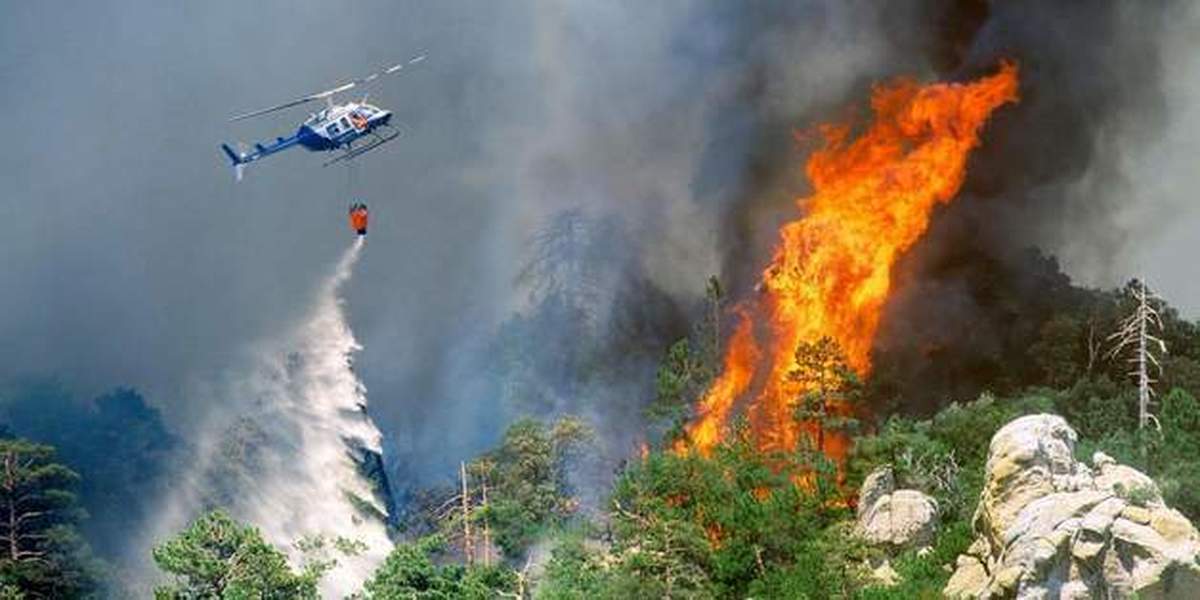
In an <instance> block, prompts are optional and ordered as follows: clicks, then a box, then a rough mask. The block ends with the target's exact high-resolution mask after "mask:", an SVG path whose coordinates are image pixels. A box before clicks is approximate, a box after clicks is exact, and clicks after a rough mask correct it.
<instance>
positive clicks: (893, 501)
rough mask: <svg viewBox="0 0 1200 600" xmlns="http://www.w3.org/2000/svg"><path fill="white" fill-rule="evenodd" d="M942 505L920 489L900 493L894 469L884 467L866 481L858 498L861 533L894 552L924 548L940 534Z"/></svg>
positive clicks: (859, 528) (870, 540) (859, 529)
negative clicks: (939, 516)
mask: <svg viewBox="0 0 1200 600" xmlns="http://www.w3.org/2000/svg"><path fill="white" fill-rule="evenodd" d="M937 516H938V505H937V501H936V500H934V499H933V498H931V497H929V496H927V495H925V494H923V493H921V492H919V491H917V490H897V489H896V478H895V475H894V474H893V473H892V468H891V467H888V466H884V467H880V468H878V469H876V470H874V471H872V472H871V474H870V475H867V478H866V479H864V480H863V484H862V487H861V488H860V490H859V496H858V527H857V529H858V533H859V535H861V536H862V537H863V538H864V539H866V540H867V541H869V542H871V543H873V544H877V545H884V546H887V547H888V548H889V549H892V550H900V549H906V548H922V547H925V546H928V545H929V544H931V543H932V542H933V536H934V534H935V533H937V525H938V520H937Z"/></svg>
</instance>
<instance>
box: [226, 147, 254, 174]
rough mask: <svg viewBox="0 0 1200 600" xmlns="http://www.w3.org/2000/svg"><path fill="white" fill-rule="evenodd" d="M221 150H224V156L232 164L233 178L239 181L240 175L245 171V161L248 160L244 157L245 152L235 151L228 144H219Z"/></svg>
mask: <svg viewBox="0 0 1200 600" xmlns="http://www.w3.org/2000/svg"><path fill="white" fill-rule="evenodd" d="M221 150H224V151H225V156H228V157H229V162H231V163H232V164H233V176H234V178H235V179H237V180H238V181H241V180H242V175H243V174H244V173H245V171H246V163H249V162H250V161H249V160H247V159H246V153H245V152H244V151H243V152H235V151H234V150H233V148H230V147H229V144H221Z"/></svg>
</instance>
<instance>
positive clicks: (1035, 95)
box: [877, 1, 1197, 410]
mask: <svg viewBox="0 0 1200 600" xmlns="http://www.w3.org/2000/svg"><path fill="white" fill-rule="evenodd" d="M1173 14H1174V9H1171V10H1164V9H1163V7H1162V6H1155V7H1153V8H1152V7H1150V6H1149V5H1138V6H1134V5H1131V4H1127V3H1111V4H1105V5H1100V4H1098V3H1087V4H1086V5H1085V4H1078V3H1043V2H1017V1H1008V2H996V3H992V4H991V6H990V7H989V9H988V13H987V15H986V18H985V19H984V20H983V21H982V24H981V26H980V27H979V28H978V30H977V31H976V33H975V34H974V37H973V39H972V41H971V43H970V45H969V51H967V52H965V53H964V54H963V59H962V62H961V63H960V64H958V65H956V66H953V67H952V68H950V69H949V71H948V75H949V76H950V77H965V76H974V75H976V74H978V73H980V72H983V71H986V70H988V69H991V68H993V66H994V65H995V64H996V63H997V61H999V60H1003V59H1012V60H1016V61H1017V62H1018V63H1019V64H1020V66H1021V79H1022V84H1021V96H1022V97H1021V102H1020V103H1019V104H1017V105H1015V106H1012V107H1009V108H1005V109H1003V110H1002V111H1000V112H999V113H998V114H997V115H996V116H995V118H994V119H993V120H992V122H991V123H990V124H989V126H988V130H987V133H986V136H985V137H986V139H985V142H984V145H983V146H982V147H981V148H980V149H979V150H978V151H976V152H975V154H974V155H973V157H972V159H971V161H970V165H969V169H968V177H967V181H966V183H965V184H964V186H963V191H962V193H961V194H960V197H959V199H958V200H956V201H955V202H954V203H953V204H952V205H951V206H949V207H947V208H946V209H945V210H944V211H942V213H941V214H940V215H938V217H937V218H936V219H935V220H934V222H933V225H932V227H931V230H930V231H929V233H928V234H927V235H926V236H925V238H924V239H923V240H922V242H921V243H920V244H919V245H918V246H917V247H916V248H914V249H913V251H912V252H911V253H910V254H909V256H907V257H905V258H904V259H903V260H902V261H901V262H900V264H899V265H898V266H897V277H896V281H897V282H898V283H897V286H896V290H895V293H894V296H893V299H892V301H891V302H890V305H889V309H888V313H887V317H886V318H885V321H884V323H883V326H882V328H881V332H880V337H879V344H878V352H879V355H880V356H879V361H877V362H879V363H880V366H881V368H882V369H884V370H888V371H891V372H890V373H888V374H887V376H888V377H893V378H898V379H899V380H901V381H903V382H904V383H903V384H902V385H901V387H902V388H903V390H902V396H904V398H903V402H904V403H905V407H906V408H907V409H909V410H928V409H930V408H932V407H934V406H937V405H940V404H943V403H945V402H947V401H950V400H955V399H962V398H964V397H970V396H972V395H974V394H977V393H978V392H979V390H980V387H981V386H982V385H984V383H985V382H986V384H987V385H989V386H992V387H993V388H996V387H999V388H1001V389H1003V388H1005V387H1006V386H1017V385H1020V383H1021V382H1022V381H1029V380H1031V379H1032V377H1031V374H1030V373H1026V372H1022V369H1028V368H1029V366H1030V365H1029V360H1028V352H1029V347H1028V346H1029V344H1030V343H1031V342H1032V341H1035V340H1036V339H1037V336H1038V332H1039V329H1040V327H1041V325H1042V324H1043V323H1044V322H1045V321H1046V319H1048V318H1049V317H1050V316H1051V315H1052V314H1053V313H1054V311H1055V310H1063V309H1064V308H1066V307H1071V306H1078V303H1079V302H1080V301H1081V298H1080V295H1079V293H1078V290H1076V289H1075V288H1073V287H1072V284H1071V281H1070V279H1069V278H1068V277H1067V275H1066V274H1064V270H1060V265H1059V263H1058V262H1057V261H1056V260H1054V259H1051V258H1048V257H1047V256H1046V255H1047V254H1052V255H1057V256H1061V257H1062V259H1063V260H1064V261H1065V264H1064V267H1065V273H1067V274H1072V275H1075V276H1081V277H1082V282H1083V283H1091V284H1101V285H1106V286H1113V285H1119V284H1120V283H1123V281H1124V280H1125V279H1128V278H1131V277H1134V276H1138V275H1139V274H1140V273H1142V271H1141V268H1138V267H1135V266H1134V265H1133V264H1132V263H1133V262H1134V261H1130V260H1129V259H1128V257H1129V256H1130V254H1131V252H1137V251H1139V250H1140V248H1139V247H1140V246H1143V245H1144V244H1146V242H1148V241H1149V239H1147V238H1148V237H1149V236H1152V235H1156V233H1157V232H1155V231H1154V229H1155V228H1157V227H1161V226H1162V225H1163V221H1161V219H1154V220H1153V221H1152V222H1154V223H1155V226H1154V227H1144V228H1143V230H1142V231H1140V232H1139V231H1136V230H1135V229H1134V228H1131V227H1129V226H1128V225H1129V224H1128V221H1127V219H1125V218H1123V215H1128V214H1131V213H1141V214H1143V215H1152V214H1154V213H1155V212H1159V213H1160V215H1159V216H1160V217H1161V216H1163V215H1161V212H1162V205H1163V202H1162V199H1155V198H1152V197H1148V196H1147V195H1146V194H1145V190H1144V189H1143V188H1144V186H1145V184H1146V183H1147V179H1146V178H1145V177H1144V173H1143V174H1139V173H1137V172H1136V171H1131V170H1130V169H1128V168H1127V161H1128V159H1129V157H1131V156H1138V155H1139V154H1141V153H1145V152H1147V151H1149V150H1151V149H1152V147H1153V146H1154V145H1155V144H1156V143H1158V140H1159V139H1160V136H1162V135H1163V134H1164V133H1165V132H1166V131H1167V129H1168V128H1169V127H1172V126H1176V125H1177V124H1178V115H1177V114H1175V113H1173V112H1172V111H1171V110H1169V109H1168V99H1169V90H1170V85H1169V84H1170V81H1169V79H1168V73H1169V72H1170V70H1171V68H1172V65H1171V64H1170V61H1172V60H1176V59H1177V58H1178V56H1175V55H1173V54H1172V51H1171V50H1169V49H1168V48H1167V47H1166V45H1165V43H1164V40H1165V39H1167V38H1168V37H1170V35H1171V27H1172V26H1171V24H1170V20H1169V19H1170V18H1171V16H1172V15H1173ZM1189 77H1191V75H1189ZM1189 179H1190V176H1189V177H1187V178H1184V179H1183V180H1179V181H1175V182H1173V183H1172V184H1171V185H1173V186H1181V185H1182V186H1186V185H1187V181H1188V180H1189ZM1168 204H1169V203H1168ZM1145 224H1149V223H1144V225H1145ZM1143 236H1145V237H1143ZM1034 248H1037V249H1040V251H1039V250H1034ZM1181 267H1182V265H1181V264H1177V265H1176V266H1175V267H1174V269H1170V270H1168V271H1167V272H1168V273H1171V277H1178V276H1179V274H1180V273H1181V271H1180V268H1181ZM1142 268H1144V267H1142ZM1176 289H1178V288H1176ZM1171 300H1172V301H1174V302H1177V303H1179V304H1181V305H1183V306H1184V307H1185V308H1187V309H1190V310H1195V308H1194V307H1195V304H1194V303H1195V302H1196V301H1197V298H1196V297H1194V296H1189V295H1186V294H1185V295H1182V296H1181V297H1176V298H1171Z"/></svg>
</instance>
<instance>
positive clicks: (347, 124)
mask: <svg viewBox="0 0 1200 600" xmlns="http://www.w3.org/2000/svg"><path fill="white" fill-rule="evenodd" d="M338 122H339V123H341V124H342V129H350V121H347V120H346V117H342V120H341V121H338Z"/></svg>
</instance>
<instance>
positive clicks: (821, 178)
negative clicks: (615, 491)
mask: <svg viewBox="0 0 1200 600" xmlns="http://www.w3.org/2000/svg"><path fill="white" fill-rule="evenodd" d="M1016 100H1017V67H1016V65H1014V64H1011V63H1004V64H1002V65H1001V67H1000V70H999V72H998V73H996V74H995V75H991V76H988V77H984V78H982V79H980V80H978V81H975V82H972V83H967V84H952V83H936V84H931V85H926V86H921V85H918V84H917V83H915V82H913V81H910V80H900V81H897V82H895V83H892V84H890V85H888V86H877V87H876V88H875V90H874V91H873V94H872V100H871V106H872V109H873V111H874V114H875V118H874V120H873V121H872V123H871V124H870V127H869V128H868V129H867V130H866V131H865V132H864V133H863V134H862V135H861V136H859V137H858V138H857V139H851V135H850V134H851V131H850V127H849V126H846V125H826V126H824V127H822V128H821V133H822V134H823V136H824V138H825V145H824V147H823V148H822V149H820V150H818V151H816V152H814V153H813V154H812V156H811V157H810V158H809V159H808V163H807V165H806V173H807V175H808V179H809V181H810V182H811V184H812V188H813V193H812V195H811V196H809V197H807V198H801V199H799V200H797V205H798V207H799V208H800V209H801V210H803V211H804V213H805V214H804V216H803V217H802V218H800V219H798V220H795V221H792V222H789V223H787V224H786V225H784V226H783V228H782V229H781V230H780V233H779V235H780V240H779V243H778V245H777V247H776V249H775V253H774V257H773V258H772V259H771V262H770V264H769V265H768V266H767V268H766V269H765V270H764V271H763V274H762V283H761V285H760V287H759V289H760V290H761V292H762V293H761V294H759V296H758V297H757V298H754V299H751V300H750V301H746V302H743V303H741V304H740V305H739V307H738V313H739V315H740V317H739V323H738V326H737V329H736V330H735V332H734V334H733V337H732V338H731V339H730V343H729V346H728V350H727V352H726V355H725V360H724V368H723V371H722V373H721V375H720V376H719V377H718V378H717V380H716V381H715V382H714V383H713V385H712V386H711V387H710V388H709V389H708V391H707V392H706V393H705V395H704V397H703V398H702V399H701V400H700V404H699V407H698V409H699V410H698V413H699V416H698V418H697V419H696V420H695V421H694V422H693V423H691V424H690V425H689V427H688V429H687V434H688V436H687V437H688V440H689V441H690V442H691V443H692V444H693V445H694V447H695V448H697V449H698V450H700V451H701V452H702V453H704V454H707V453H709V452H710V451H711V449H712V447H713V446H714V445H715V444H717V443H718V442H719V441H720V439H721V437H722V435H723V433H722V431H723V429H724V427H725V425H726V423H727V421H728V419H729V416H730V414H731V413H732V412H733V410H734V406H735V403H736V402H737V401H738V400H739V399H741V398H743V397H744V398H746V399H747V400H748V401H749V406H748V410H747V414H748V416H749V421H750V428H751V432H752V434H753V435H754V436H755V439H756V443H757V445H758V446H759V447H760V448H761V449H763V450H787V449H792V448H795V447H796V446H797V442H798V441H799V439H800V434H801V432H802V429H803V430H808V431H809V432H812V431H813V428H814V427H815V425H807V426H802V425H801V424H799V423H797V422H796V420H795V418H794V416H793V411H794V408H795V402H796V400H797V398H798V397H799V396H800V395H801V394H802V393H803V392H804V391H805V390H802V389H797V384H796V383H795V382H793V381H789V378H788V373H789V372H790V371H792V370H793V369H795V367H796V361H795V351H796V348H797V346H798V344H800V343H801V342H815V341H817V340H820V339H822V338H824V337H829V338H831V339H833V340H834V341H835V342H837V344H838V345H839V346H840V348H841V350H842V351H843V352H844V353H845V358H846V361H847V363H848V365H849V366H850V368H852V369H854V370H855V371H856V372H858V373H859V374H862V375H865V374H866V373H867V372H869V371H870V368H871V357H870V353H871V346H872V344H873V342H874V338H875V331H876V329H877V328H878V325H879V317H880V313H881V311H882V309H883V305H884V302H885V301H886V299H887V295H888V291H889V289H890V287H891V269H892V265H893V263H895V261H896V259H897V258H898V257H899V256H900V255H901V254H902V253H903V252H904V251H905V250H907V249H908V248H909V247H910V246H912V245H913V243H914V242H916V241H917V239H919V238H920V237H921V235H922V234H924V232H925V230H926V229H927V228H928V226H929V219H930V215H931V213H932V211H933V208H934V207H935V206H936V205H938V204H944V203H947V202H949V201H950V200H951V199H952V198H953V197H954V195H955V194H956V193H957V192H958V189H959V187H960V186H961V185H962V182H963V177H964V173H965V170H966V163H967V156H968V154H969V153H970V151H971V150H972V149H973V148H975V147H976V146H978V145H979V132H980V130H981V129H982V128H983V125H984V123H985V122H986V121H987V119H988V117H989V116H990V115H991V113H992V111H994V110H995V109H996V108H997V107H999V106H1001V105H1003V104H1005V103H1009V102H1015V101H1016ZM763 349H765V350H766V356H765V360H764V357H762V353H763ZM824 437H825V439H826V444H825V446H826V447H825V448H823V449H822V450H823V451H824V452H826V453H827V454H828V455H830V456H831V457H833V458H835V459H839V458H841V457H842V456H844V454H845V451H846V450H847V446H848V440H846V439H845V438H844V437H841V436H838V435H826V436H824ZM685 448H686V443H685V444H684V445H681V446H677V449H678V450H683V449H685Z"/></svg>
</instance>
